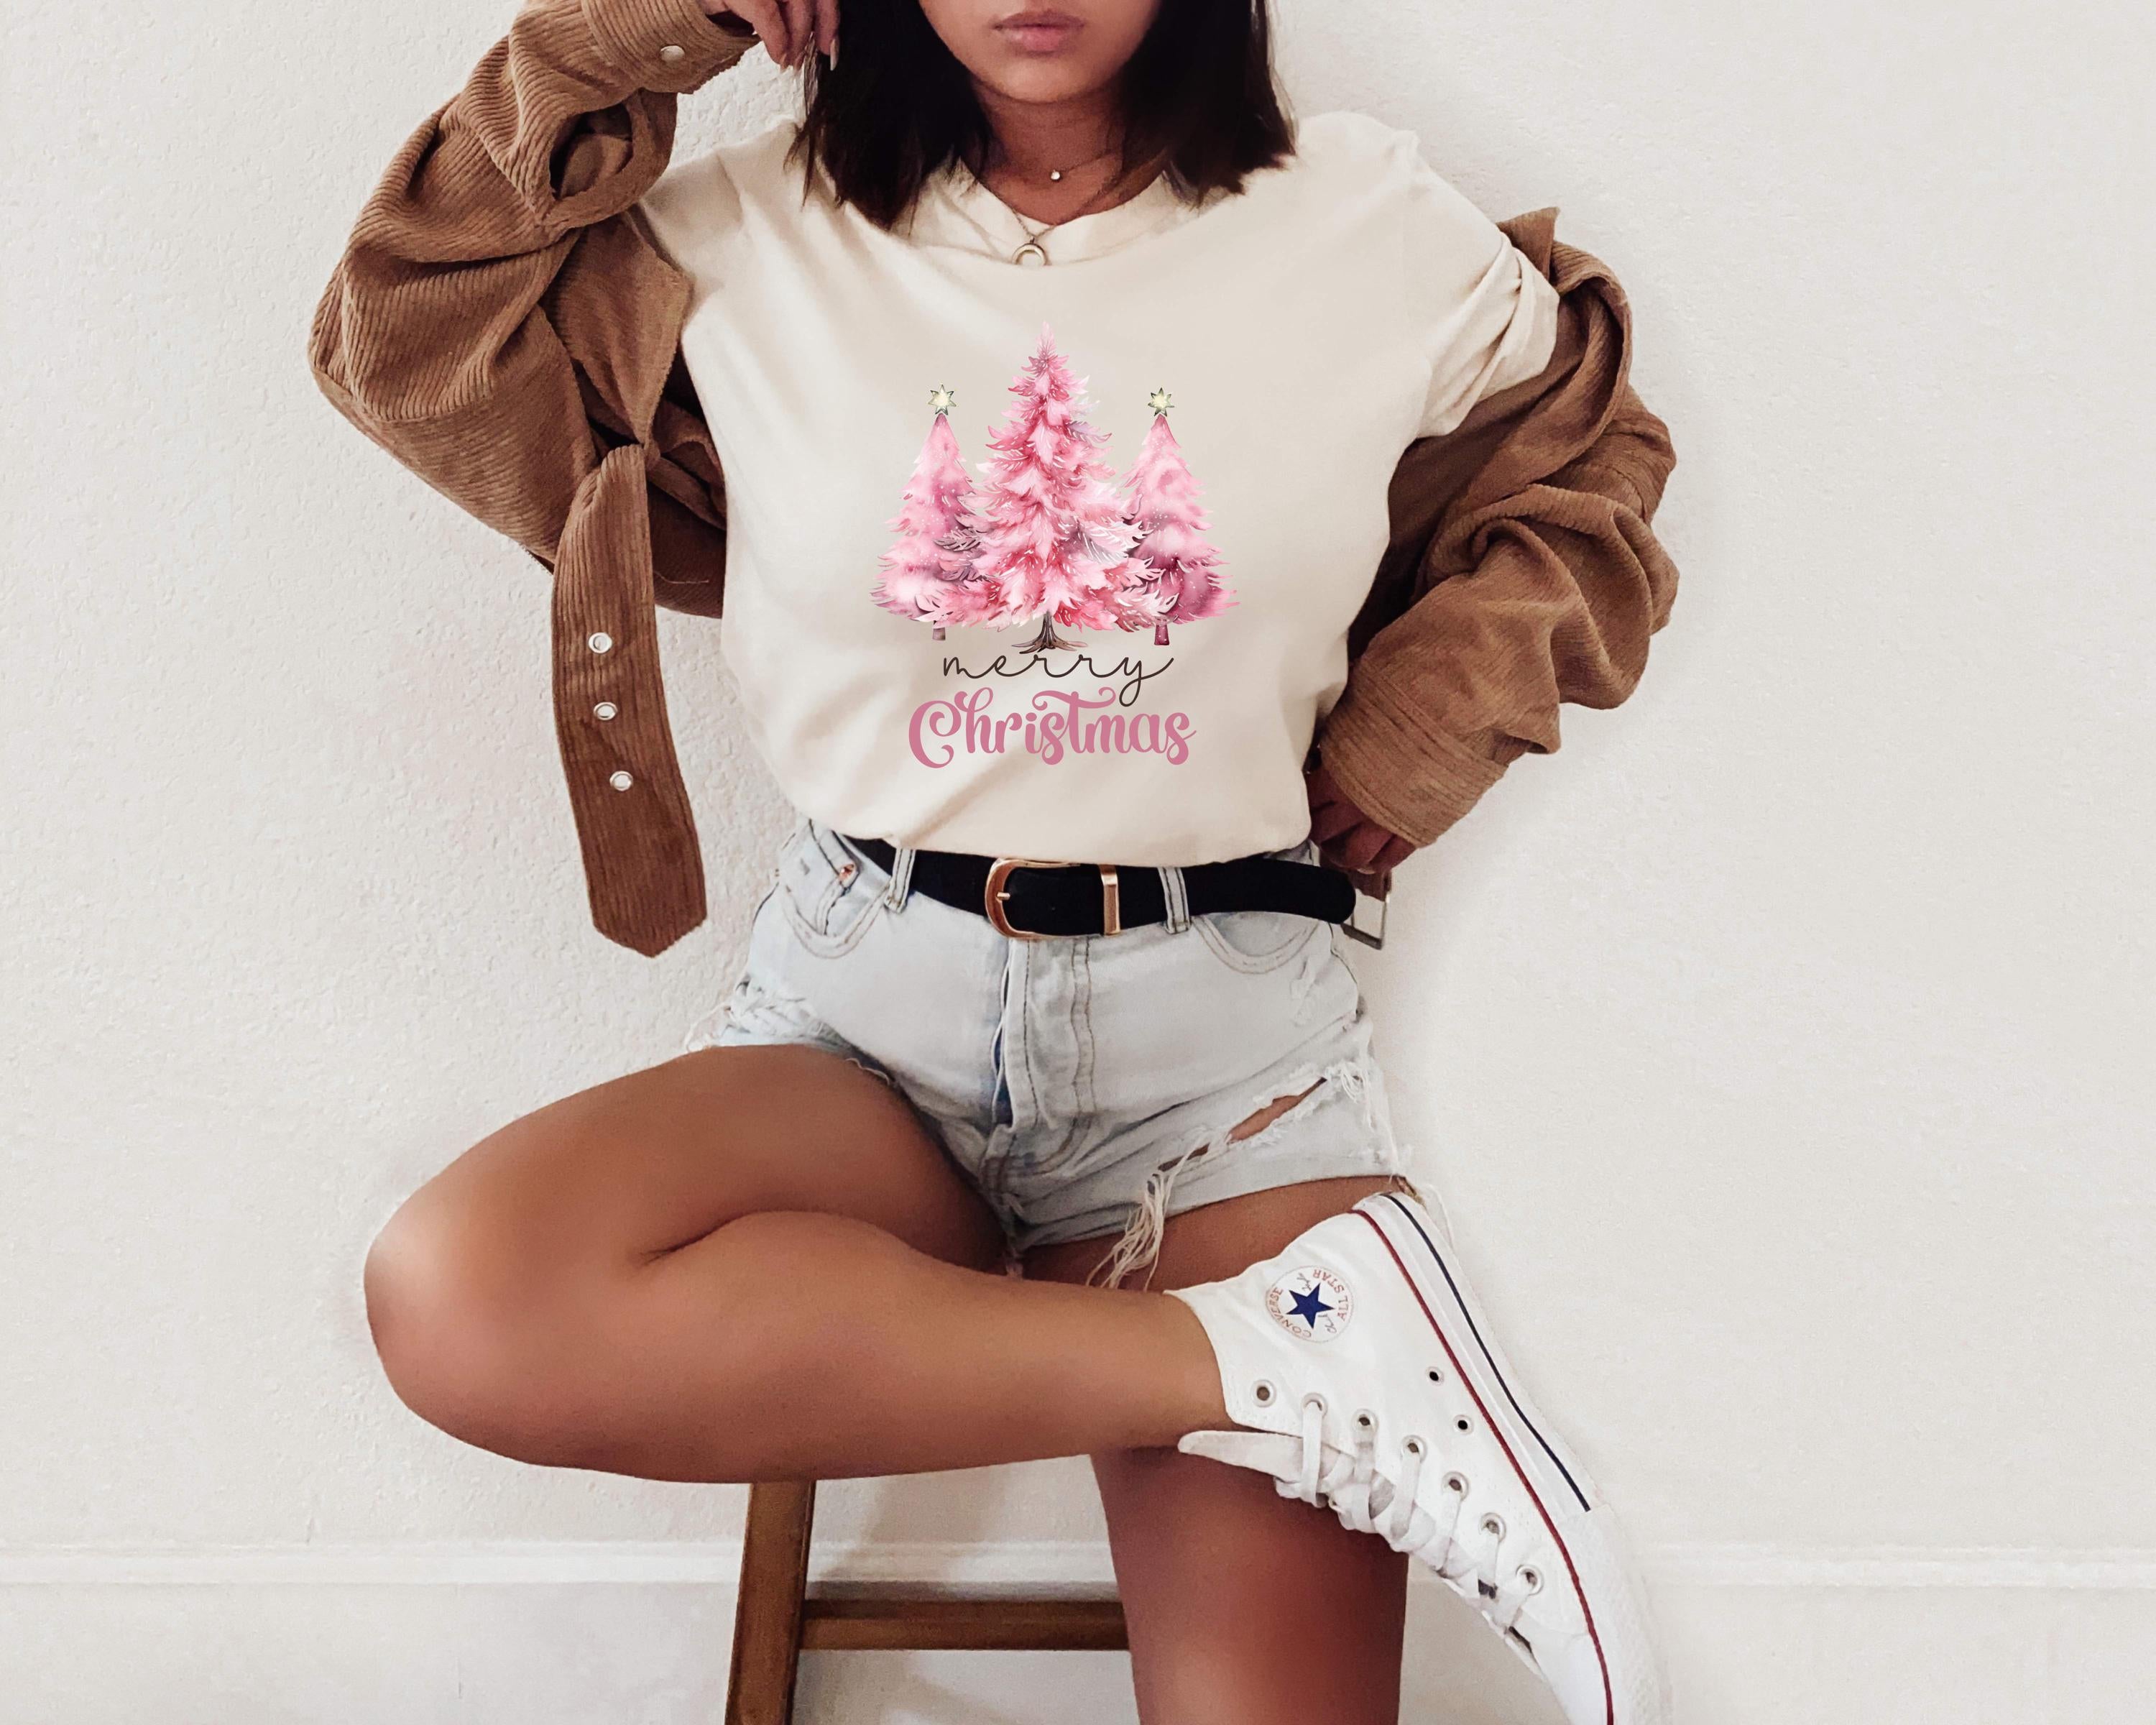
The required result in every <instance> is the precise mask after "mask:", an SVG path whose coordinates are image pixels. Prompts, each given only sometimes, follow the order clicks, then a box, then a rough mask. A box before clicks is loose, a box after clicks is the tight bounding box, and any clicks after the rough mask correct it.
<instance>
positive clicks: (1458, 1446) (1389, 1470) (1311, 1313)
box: [1174, 1193, 1670, 1725]
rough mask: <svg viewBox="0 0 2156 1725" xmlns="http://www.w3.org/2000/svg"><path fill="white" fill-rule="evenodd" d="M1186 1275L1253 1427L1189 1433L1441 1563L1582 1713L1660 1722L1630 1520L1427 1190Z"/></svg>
mask: <svg viewBox="0 0 2156 1725" xmlns="http://www.w3.org/2000/svg"><path fill="white" fill-rule="evenodd" d="M1174 1292H1175V1295H1176V1297H1177V1298H1178V1299H1181V1300H1183V1301H1186V1302H1187V1303H1188V1305H1189V1306H1190V1307H1191V1308H1192V1309H1193V1311H1194V1312H1197V1314H1198V1317H1199V1322H1201V1323H1203V1324H1204V1327H1205V1333H1206V1335H1207V1336H1208V1337H1210V1338H1211V1340H1212V1343H1213V1352H1214V1358H1216V1359H1217V1360H1218V1362H1219V1367H1220V1381H1221V1386H1222V1389H1223V1390H1224V1394H1225V1397H1226V1400H1227V1404H1228V1412H1229V1415H1230V1416H1231V1417H1232V1418H1233V1419H1235V1420H1236V1421H1237V1422H1238V1423H1239V1424H1240V1425H1245V1426H1247V1427H1250V1428H1252V1429H1251V1430H1245V1431H1198V1432H1193V1433H1192V1434H1191V1435H1189V1436H1188V1437H1186V1438H1184V1439H1183V1441H1182V1443H1181V1444H1180V1445H1178V1447H1179V1448H1181V1449H1183V1450H1186V1451H1187V1452H1188V1453H1189V1454H1191V1455H1209V1456H1211V1457H1213V1458H1214V1460H1216V1461H1225V1462H1229V1463H1231V1464H1233V1465H1235V1466H1239V1467H1250V1468H1255V1469H1256V1470H1257V1471H1260V1472H1261V1473H1267V1474H1270V1475H1271V1476H1273V1479H1274V1481H1276V1486H1277V1489H1278V1490H1279V1491H1280V1493H1281V1496H1282V1497H1299V1498H1301V1499H1302V1500H1303V1501H1304V1502H1306V1503H1314V1504H1317V1505H1319V1506H1320V1507H1327V1508H1330V1509H1332V1511H1333V1512H1335V1513H1336V1514H1337V1516H1338V1517H1340V1519H1341V1521H1342V1522H1344V1523H1345V1524H1346V1525H1347V1526H1348V1527H1353V1528H1355V1529H1357V1530H1358V1531H1360V1532H1368V1533H1375V1534H1378V1536H1379V1537H1380V1538H1383V1539H1384V1541H1385V1542H1386V1543H1388V1544H1389V1545H1391V1546H1393V1547H1394V1548H1395V1549H1397V1550H1399V1551H1404V1552H1407V1553H1410V1554H1411V1555H1413V1556H1414V1557H1416V1558H1420V1559H1421V1560H1422V1561H1423V1562H1424V1563H1428V1564H1429V1565H1430V1567H1431V1568H1433V1569H1435V1570H1436V1572H1437V1573H1438V1574H1439V1576H1440V1578H1442V1579H1444V1580H1445V1583H1446V1584H1448V1585H1450V1587H1451V1588H1452V1589H1453V1590H1454V1591H1455V1592H1456V1593H1458V1594H1460V1595H1461V1597H1463V1598H1464V1599H1466V1600H1467V1601H1468V1603H1469V1604H1472V1605H1473V1606H1475V1607H1476V1609H1478V1610H1479V1611H1481V1614H1482V1615H1483V1616H1484V1617H1485V1618H1486V1619H1487V1620H1489V1622H1490V1623H1491V1625H1492V1626H1493V1627H1495V1628H1496V1630H1499V1631H1501V1633H1502V1634H1503V1635H1504V1637H1505V1640H1506V1643H1507V1645H1509V1646H1510V1647H1511V1648H1512V1651H1514V1652H1515V1653H1517V1654H1518V1655H1519V1656H1521V1657H1522V1659H1524V1660H1526V1661H1527V1664H1528V1666H1530V1667H1531V1668H1532V1670H1534V1671H1536V1672H1537V1673H1538V1674H1539V1675H1540V1676H1542V1677H1543V1680H1544V1681H1547V1682H1548V1684H1549V1686H1550V1687H1551V1689H1552V1690H1553V1692H1555V1693H1556V1696H1557V1698H1558V1702H1559V1703H1560V1705H1562V1707H1563V1709H1564V1713H1565V1717H1566V1718H1567V1719H1568V1720H1569V1721H1570V1722H1571V1725H1665V1722H1666V1721H1667V1719H1668V1718H1669V1717H1670V1702H1669V1692H1668V1686H1667V1682H1666V1679H1665V1677H1664V1676H1663V1675H1662V1671H1661V1661H1660V1659H1659V1657H1658V1656H1657V1655H1656V1651H1655V1645H1654V1641H1653V1637H1652V1635H1651V1632H1650V1627H1649V1619H1648V1616H1647V1612H1646V1607H1645V1600H1644V1598H1643V1596H1642V1594H1641V1592H1640V1588H1639V1585H1638V1584H1637V1582H1636V1580H1635V1578H1634V1576H1633V1574H1632V1569H1631V1565H1630V1561H1629V1559H1628V1558H1627V1556H1626V1553H1625V1545H1624V1541H1623V1538H1622V1536H1621V1534H1620V1532H1619V1531H1618V1529H1617V1527H1616V1526H1615V1524H1614V1520H1613V1518H1612V1516H1611V1513H1610V1511H1609V1507H1607V1506H1606V1505H1604V1503H1603V1502H1602V1501H1601V1497H1600V1496H1599V1493H1598V1492H1597V1491H1595V1489H1594V1485H1593V1484H1592V1482H1590V1481H1589V1479H1588V1477H1587V1476H1586V1474H1585V1473H1584V1472H1583V1471H1581V1468H1580V1466H1579V1464H1578V1462H1577V1461H1574V1460H1573V1457H1572V1456H1571V1455H1570V1454H1569V1453H1568V1451H1567V1450H1565V1449H1564V1448H1563V1445H1561V1444H1560V1443H1559V1442H1558V1439H1557V1437H1556V1435H1554V1433H1553V1432H1552V1430H1551V1429H1550V1425H1549V1421H1548V1420H1547V1419H1545V1418H1544V1417H1543V1415H1542V1414H1539V1413H1537V1411H1536V1410H1535V1409H1534V1407H1533V1405H1532V1404H1531V1403H1530V1402H1529V1401H1528V1400H1527V1397H1526V1395H1525V1394H1523V1393H1522V1390H1521V1388H1520V1384H1519V1381H1518V1379H1517V1378H1516V1377H1515V1376H1514V1374H1513V1373H1512V1368H1511V1367H1510V1366H1508V1365H1507V1364H1506V1363H1505V1357H1504V1356H1503V1354H1501V1353H1499V1352H1498V1351H1497V1348H1496V1343H1495V1342H1494V1340H1493V1339H1492V1337H1491V1330H1490V1324H1489V1321H1488V1319H1487V1318H1486V1317H1485V1316H1484V1315H1483V1312H1482V1310H1481V1307H1479V1306H1478V1305H1477V1304H1476V1301H1475V1297H1474V1296H1473V1294H1472V1293H1471V1292H1470V1291H1469V1290H1468V1286H1467V1283H1466V1278H1465V1277H1464V1276H1462V1275H1461V1273H1460V1263H1459V1260H1457V1258H1455V1256H1454V1255H1453V1252H1452V1250H1451V1243H1450V1238H1449V1236H1448V1235H1446V1234H1445V1232H1444V1231H1443V1230H1441V1229H1440V1227H1439V1225H1438V1224H1436V1223H1435V1222H1434V1221H1432V1220H1431V1219H1430V1214H1429V1212H1427V1211H1426V1210H1425V1209H1424V1208H1423V1207H1422V1205H1421V1204H1419V1203H1417V1202H1416V1201H1415V1200H1414V1199H1411V1198H1408V1197H1405V1196H1403V1195H1400V1194H1394V1193H1383V1194H1379V1195H1378V1196H1377V1197H1375V1198H1368V1199H1364V1200H1363V1202H1362V1203H1361V1204H1358V1205H1356V1206H1355V1208H1354V1209H1352V1210H1347V1211H1345V1212H1343V1213H1342V1214H1339V1215H1337V1216H1332V1217H1328V1218H1327V1219H1326V1220H1324V1221H1322V1222H1321V1223H1319V1224H1317V1226H1316V1227H1315V1228H1312V1229H1310V1230H1307V1231H1306V1232H1305V1233H1304V1234H1302V1235H1300V1236H1299V1237H1298V1238H1296V1240H1294V1241H1293V1242H1292V1243H1291V1245H1289V1246H1288V1248H1287V1249H1286V1250H1285V1251H1283V1252H1282V1253H1281V1254H1280V1255H1279V1256H1277V1257H1276V1258H1272V1259H1269V1260H1267V1261H1265V1263H1262V1264H1254V1265H1252V1266H1250V1268H1249V1269H1248V1270H1246V1271H1244V1272H1243V1273H1242V1274H1241V1275H1240V1276H1236V1277H1235V1278H1234V1279H1232V1280H1231V1281H1216V1282H1206V1283H1204V1284H1202V1285H1200V1286H1197V1287H1193V1288H1181V1289H1177V1290H1174Z"/></svg>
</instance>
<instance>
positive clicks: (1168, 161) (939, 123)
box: [788, 0, 1294, 228]
mask: <svg viewBox="0 0 2156 1725" xmlns="http://www.w3.org/2000/svg"><path fill="white" fill-rule="evenodd" d="M802 75H803V83H804V84H805V85H806V87H807V90H808V116H807V118H806V119H805V120H804V121H803V123H802V126H801V129H800V131H799V134H798V136H796V137H795V139H794V141H793V146H792V147H791V149H790V150H789V151H788V160H789V161H793V162H798V164H800V165H801V166H802V167H803V168H804V169H805V170H806V179H805V180H804V187H805V184H806V182H807V181H809V180H813V179H814V177H815V171H816V167H817V165H818V164H819V162H820V163H821V164H822V166H823V167H824V169H825V170H826V171H827V172H829V175H830V177H831V182H832V184H833V186H834V188H835V189H836V191H837V193H838V195H839V198H841V199H842V200H843V201H844V202H845V203H850V204H852V205H854V206H855V208H857V209H859V210H860V212H861V213H862V214H863V215H865V216H866V217H867V218H869V219H870V221H872V222H874V223H875V224H876V225H877V226H878V227H880V228H891V227H892V226H893V225H895V224H896V223H897V221H898V220H899V218H901V216H903V215H904V214H905V213H906V211H907V210H908V209H910V208H911V207H912V204H913V200H914V198H915V197H916V195H917V194H918V193H919V192H920V190H921V186H922V184H923V182H926V181H927V179H928V178H929V177H931V176H932V175H933V174H934V173H936V172H937V171H938V170H939V169H941V168H942V167H944V166H945V165H946V164H947V163H948V162H953V161H956V162H962V163H963V164H964V165H965V166H966V167H968V168H970V169H971V170H973V172H976V173H979V172H983V171H985V169H986V168H987V167H988V146H989V145H990V143H991V141H992V140H993V134H992V133H991V131H990V129H989V126H988V117H987V116H986V115H984V114H983V112H982V110H981V105H980V103H979V101H978V100H976V98H975V97H974V95H973V82H972V80H971V78H970V76H969V75H968V73H967V71H966V69H965V67H964V66H963V65H962V64H960V63H959V61H958V59H957V56H956V55H955V54H952V52H951V50H950V49H947V48H946V47H945V46H944V45H943V39H942V37H940V36H938V35H937V33H936V32H935V30H934V29H933V28H932V27H931V26H930V24H929V22H928V19H927V17H926V16H925V15H924V14H923V13H922V12H921V7H920V3H919V0H846V4H845V24H844V40H843V52H842V53H841V54H840V55H839V64H838V66H837V67H836V68H835V69H834V68H827V67H825V66H824V64H822V60H821V57H820V56H819V55H817V54H810V55H809V56H808V59H807V60H806V61H804V62H803V73H802ZM1120 82H1121V90H1120V92H1119V94H1120V98H1121V103H1120V105H1121V119H1122V161H1121V162H1120V163H1119V165H1118V172H1117V177H1118V178H1121V177H1122V175H1123V174H1126V173H1128V172H1132V170H1134V169H1135V168H1137V167H1138V166H1139V165H1140V164H1142V163H1147V162H1155V161H1158V162H1160V164H1161V170H1162V172H1164V173H1165V174H1166V175H1167V176H1168V182H1169V184H1170V185H1172V186H1173V187H1174V188H1175V189H1176V191H1177V192H1178V193H1180V194H1181V195H1182V196H1183V198H1187V199H1191V200H1193V201H1194V200H1195V199H1196V198H1199V196H1202V195H1203V194H1204V193H1209V192H1211V191H1213V190H1214V189H1215V188H1219V187H1224V188H1226V189H1227V190H1229V191H1240V189H1241V188H1242V183H1243V177H1244V176H1245V174H1248V173H1250V172H1253V171H1254V170H1255V169H1258V168H1262V167H1272V166H1274V165H1275V164H1276V163H1278V162H1281V161H1283V160H1285V159H1286V157H1289V156H1291V155H1292V154H1293V153H1294V143H1293V137H1292V134H1291V131H1290V128H1289V125H1288V120H1287V115H1286V107H1285V103H1284V101H1283V100H1282V98H1281V93H1280V90H1279V89H1278V87H1277V85H1276V84H1275V83H1274V81H1273V69H1272V39H1271V31H1270V25H1269V23H1268V20H1267V18H1266V0H1161V3H1160V10H1159V11H1158V13H1155V14H1154V17H1153V21H1152V28H1149V29H1148V30H1147V32H1146V34H1145V39H1144V40H1143V41H1142V42H1140V43H1139V44H1138V46H1137V50H1136V51H1135V52H1134V53H1133V54H1132V55H1131V57H1130V59H1128V60H1127V62H1125V64H1124V65H1123V69H1122V74H1120Z"/></svg>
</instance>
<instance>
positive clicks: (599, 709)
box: [592, 701, 621, 719]
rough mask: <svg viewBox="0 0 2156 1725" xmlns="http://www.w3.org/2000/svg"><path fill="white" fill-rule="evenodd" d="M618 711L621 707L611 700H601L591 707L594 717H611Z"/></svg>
mask: <svg viewBox="0 0 2156 1725" xmlns="http://www.w3.org/2000/svg"><path fill="white" fill-rule="evenodd" d="M619 711H621V709H620V708H619V707H618V706H615V705H614V704H613V702H612V701H601V702H600V703H599V704H598V706H595V707H593V709H592V716H593V718H595V719H611V718H612V717H613V716H614V715H615V714H617V713H619Z"/></svg>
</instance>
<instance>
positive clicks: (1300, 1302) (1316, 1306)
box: [1287, 1283, 1334, 1330]
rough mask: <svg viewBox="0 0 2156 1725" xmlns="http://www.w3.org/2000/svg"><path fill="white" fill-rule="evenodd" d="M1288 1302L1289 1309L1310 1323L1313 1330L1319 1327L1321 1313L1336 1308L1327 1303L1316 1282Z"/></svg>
mask: <svg viewBox="0 0 2156 1725" xmlns="http://www.w3.org/2000/svg"><path fill="white" fill-rule="evenodd" d="M1287 1304H1288V1310H1289V1311H1291V1312H1293V1313H1294V1314H1295V1315H1296V1317H1299V1318H1301V1320H1302V1321H1303V1322H1305V1323H1306V1324H1308V1325H1309V1326H1310V1327H1311V1328H1312V1329H1313V1330H1314V1329H1316V1328H1317V1320H1318V1317H1319V1316H1320V1314H1322V1313H1323V1312H1331V1311H1332V1310H1333V1309H1334V1308H1333V1307H1330V1306H1327V1304H1326V1303H1325V1298H1324V1296H1322V1294H1320V1293H1319V1292H1318V1291H1317V1285H1316V1284H1315V1283H1313V1284H1312V1286H1309V1287H1306V1288H1305V1289H1304V1290H1303V1291H1301V1293H1299V1294H1297V1295H1296V1296H1295V1297H1294V1298H1293V1299H1292V1300H1291V1301H1288V1302H1287Z"/></svg>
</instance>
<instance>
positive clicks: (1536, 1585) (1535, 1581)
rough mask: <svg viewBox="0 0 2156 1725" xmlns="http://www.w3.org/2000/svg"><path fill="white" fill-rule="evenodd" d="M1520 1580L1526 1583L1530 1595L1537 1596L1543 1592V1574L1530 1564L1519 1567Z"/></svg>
mask: <svg viewBox="0 0 2156 1725" xmlns="http://www.w3.org/2000/svg"><path fill="white" fill-rule="evenodd" d="M1520 1579H1521V1580H1522V1581H1524V1582H1525V1583H1527V1591H1528V1592H1529V1593H1530V1594H1538V1593H1540V1592H1541V1591H1542V1590H1543V1572H1542V1571H1541V1570H1539V1569H1537V1568H1535V1566H1534V1565H1533V1564H1532V1563H1527V1564H1523V1565H1522V1566H1521V1569H1520Z"/></svg>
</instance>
